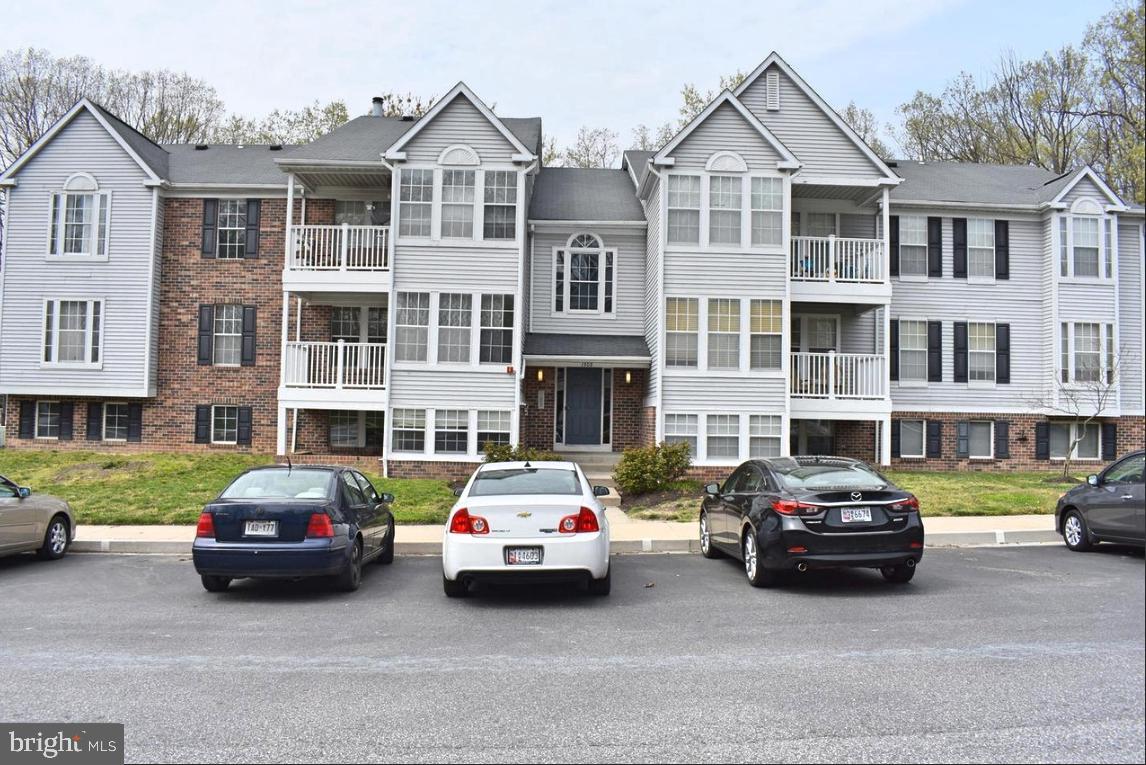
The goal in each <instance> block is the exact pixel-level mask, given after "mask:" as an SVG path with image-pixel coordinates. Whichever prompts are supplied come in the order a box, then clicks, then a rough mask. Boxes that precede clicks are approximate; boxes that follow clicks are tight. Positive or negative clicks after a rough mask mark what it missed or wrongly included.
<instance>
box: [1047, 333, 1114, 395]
mask: <svg viewBox="0 0 1146 765" xmlns="http://www.w3.org/2000/svg"><path fill="white" fill-rule="evenodd" d="M1059 338H1060V345H1059V371H1060V376H1061V380H1062V382H1064V383H1070V382H1075V383H1099V382H1105V383H1106V384H1113V382H1114V325H1113V324H1101V325H1100V324H1095V323H1089V322H1079V323H1073V324H1072V323H1070V322H1063V323H1062V325H1061V330H1060V333H1059Z"/></svg>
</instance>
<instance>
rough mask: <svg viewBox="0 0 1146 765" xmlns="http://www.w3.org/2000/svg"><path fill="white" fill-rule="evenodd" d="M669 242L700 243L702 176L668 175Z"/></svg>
mask: <svg viewBox="0 0 1146 765" xmlns="http://www.w3.org/2000/svg"><path fill="white" fill-rule="evenodd" d="M668 241H669V244H699V243H700V176H698V175H670V176H669V177H668Z"/></svg>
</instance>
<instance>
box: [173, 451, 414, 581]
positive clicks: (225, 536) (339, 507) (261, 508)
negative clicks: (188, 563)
mask: <svg viewBox="0 0 1146 765" xmlns="http://www.w3.org/2000/svg"><path fill="white" fill-rule="evenodd" d="M393 501H394V497H393V496H392V495H390V494H379V493H378V492H377V491H375V489H374V486H373V485H372V484H371V483H370V481H369V480H367V479H366V477H365V476H363V475H362V474H361V473H359V472H358V471H356V470H353V469H350V468H346V467H338V466H332V467H331V466H324V465H296V466H289V465H274V466H268V467H260V468H252V469H250V470H247V471H245V472H243V473H241V474H240V475H239V476H238V477H237V478H235V480H234V481H232V482H231V484H230V485H229V486H227V488H225V489H223V491H222V493H221V494H219V496H218V498H217V499H215V500H214V501H213V502H211V503H210V504H209V505H207V507H206V508H204V510H203V513H202V514H201V515H200V516H199V526H198V529H197V530H196V533H195V543H194V545H193V546H192V548H191V555H192V559H193V560H194V562H195V570H196V571H197V572H198V573H199V575H200V577H202V580H203V587H204V589H206V590H207V591H208V592H222V591H223V590H225V589H227V587H228V586H229V585H230V584H231V580H233V579H239V578H244V577H250V578H256V579H301V578H305V577H330V578H331V580H332V582H333V584H334V585H335V586H336V587H337V588H338V589H340V590H343V591H346V592H351V591H354V590H357V589H358V586H359V584H360V583H361V582H362V566H363V564H364V563H368V562H371V561H376V562H378V563H383V564H388V563H392V562H393V561H394V515H393V513H391V512H390V503H392V502H393Z"/></svg>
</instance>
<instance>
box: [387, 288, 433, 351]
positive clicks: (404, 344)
mask: <svg viewBox="0 0 1146 765" xmlns="http://www.w3.org/2000/svg"><path fill="white" fill-rule="evenodd" d="M429 329H430V295H429V293H428V292H399V293H398V301H397V310H396V311H395V313H394V358H395V359H396V360H397V361H425V360H426V345H427V343H428V341H429Z"/></svg>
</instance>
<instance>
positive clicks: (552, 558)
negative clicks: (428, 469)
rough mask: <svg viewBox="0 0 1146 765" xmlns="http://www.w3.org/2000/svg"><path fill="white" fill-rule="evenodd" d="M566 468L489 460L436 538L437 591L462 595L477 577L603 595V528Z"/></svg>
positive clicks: (569, 465) (595, 505)
mask: <svg viewBox="0 0 1146 765" xmlns="http://www.w3.org/2000/svg"><path fill="white" fill-rule="evenodd" d="M608 491H609V490H608V489H606V488H604V487H601V486H598V487H593V486H590V485H589V482H588V480H586V478H585V474H584V473H582V472H581V468H580V467H578V466H577V464H576V463H573V462H536V463H529V462H491V463H488V464H484V465H482V466H481V467H479V468H478V469H477V470H476V471H474V474H473V475H472V476H471V477H470V480H469V482H468V483H467V484H466V486H465V488H464V489H462V491H461V492H460V493H459V495H458V501H457V502H456V503H455V504H454V507H453V509H452V510H450V517H449V520H448V521H447V523H446V530H445V534H444V535H443V539H442V586H443V587H444V589H445V591H446V595H448V596H449V597H451V598H458V597H463V596H465V595H466V593H467V590H468V585H469V582H471V581H473V580H478V579H504V578H532V579H534V580H538V579H542V580H551V579H575V580H581V581H585V582H587V583H588V587H589V591H590V592H592V593H594V594H597V595H608V594H609V587H610V581H611V580H610V570H609V524H608V522H607V521H606V520H605V508H604V506H603V505H602V504H601V503H600V502H599V501H598V500H597V497H598V496H601V495H603V494H607V493H608Z"/></svg>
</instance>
